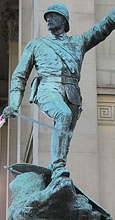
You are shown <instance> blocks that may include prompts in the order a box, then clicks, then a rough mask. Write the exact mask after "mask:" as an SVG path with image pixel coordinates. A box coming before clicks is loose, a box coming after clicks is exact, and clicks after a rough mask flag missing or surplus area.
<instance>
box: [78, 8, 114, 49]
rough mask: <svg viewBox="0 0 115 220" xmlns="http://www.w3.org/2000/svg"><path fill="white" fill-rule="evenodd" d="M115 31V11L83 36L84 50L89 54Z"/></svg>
mask: <svg viewBox="0 0 115 220" xmlns="http://www.w3.org/2000/svg"><path fill="white" fill-rule="evenodd" d="M114 29H115V9H113V10H112V12H111V13H109V14H108V15H107V16H105V17H104V18H103V19H102V20H101V21H100V22H98V23H97V24H95V25H94V26H93V28H91V29H90V30H89V31H88V32H85V33H83V34H82V40H83V44H84V50H85V52H87V51H88V50H90V49H91V48H93V47H94V46H96V45H97V44H98V43H100V42H101V41H103V40H105V38H106V37H107V36H108V35H109V34H110V33H111V32H112V31H113V30H114Z"/></svg>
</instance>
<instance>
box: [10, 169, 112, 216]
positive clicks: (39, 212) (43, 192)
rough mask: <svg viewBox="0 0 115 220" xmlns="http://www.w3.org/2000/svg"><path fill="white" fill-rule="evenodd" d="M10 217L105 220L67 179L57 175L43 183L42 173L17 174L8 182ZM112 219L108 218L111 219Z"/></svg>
mask: <svg viewBox="0 0 115 220" xmlns="http://www.w3.org/2000/svg"><path fill="white" fill-rule="evenodd" d="M10 189H11V192H12V205H11V206H10V208H9V212H8V215H9V219H10V220H39V219H41V220H48V219H50V220H76V219H77V220H93V219H94V220H102V219H103V220H104V219H109V218H104V217H103V216H102V215H101V213H100V212H98V211H96V210H93V208H92V206H91V205H90V204H89V201H88V199H87V198H86V197H85V196H84V195H81V194H76V191H75V187H74V185H73V182H72V180H71V179H70V178H67V177H60V178H57V179H55V180H53V181H51V182H50V184H49V185H48V186H46V179H45V176H44V175H43V174H39V175H38V174H37V173H34V172H28V173H23V174H20V175H18V176H17V177H16V179H15V180H13V181H12V182H11V184H10ZM110 219H111V218H110Z"/></svg>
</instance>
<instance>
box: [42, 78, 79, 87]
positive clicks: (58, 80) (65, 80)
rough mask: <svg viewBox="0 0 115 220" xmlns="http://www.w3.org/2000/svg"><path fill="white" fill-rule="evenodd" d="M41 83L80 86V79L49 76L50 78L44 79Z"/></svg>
mask: <svg viewBox="0 0 115 220" xmlns="http://www.w3.org/2000/svg"><path fill="white" fill-rule="evenodd" d="M40 81H41V82H43V83H45V82H56V83H62V84H75V85H76V84H78V79H76V78H72V77H67V76H49V77H43V78H42V79H41V80H40Z"/></svg>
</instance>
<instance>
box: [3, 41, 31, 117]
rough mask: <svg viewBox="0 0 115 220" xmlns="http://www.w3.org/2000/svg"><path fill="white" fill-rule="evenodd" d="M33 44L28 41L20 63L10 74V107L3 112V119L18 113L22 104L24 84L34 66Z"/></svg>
mask: <svg viewBox="0 0 115 220" xmlns="http://www.w3.org/2000/svg"><path fill="white" fill-rule="evenodd" d="M33 53H34V43H33V40H32V41H30V42H29V43H28V44H27V46H26V47H25V49H24V51H23V54H22V56H21V59H20V62H19V64H18V65H17V67H16V69H15V71H14V72H13V74H12V79H11V89H10V106H8V107H6V108H5V109H4V111H3V115H4V117H7V116H11V115H12V113H13V112H14V111H18V109H19V106H20V104H21V102H22V98H23V95H24V91H25V86H26V82H27V80H28V77H29V75H30V73H31V70H32V67H33V65H34V55H33Z"/></svg>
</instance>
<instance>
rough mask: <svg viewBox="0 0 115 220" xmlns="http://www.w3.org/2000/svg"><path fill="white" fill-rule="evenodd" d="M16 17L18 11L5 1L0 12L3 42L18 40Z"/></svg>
mask: <svg viewBox="0 0 115 220" xmlns="http://www.w3.org/2000/svg"><path fill="white" fill-rule="evenodd" d="M18 17H19V10H18V9H17V8H13V7H11V5H10V4H9V3H8V1H6V2H5V3H4V4H3V7H2V9H1V10H0V20H1V25H2V36H3V38H4V39H5V41H8V40H10V41H14V40H15V41H17V40H18Z"/></svg>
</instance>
